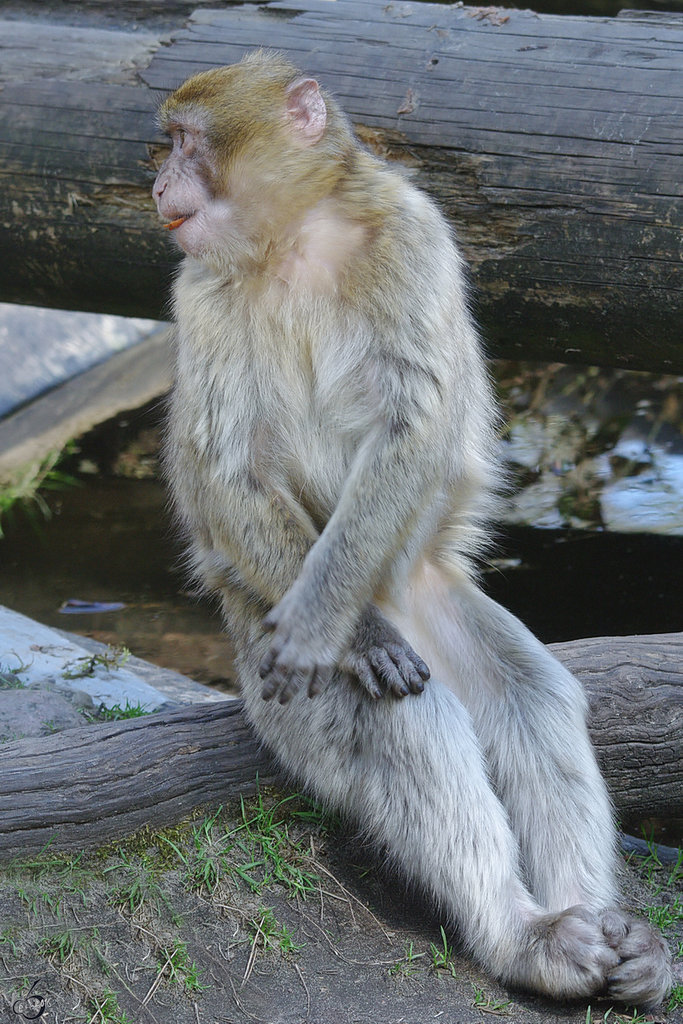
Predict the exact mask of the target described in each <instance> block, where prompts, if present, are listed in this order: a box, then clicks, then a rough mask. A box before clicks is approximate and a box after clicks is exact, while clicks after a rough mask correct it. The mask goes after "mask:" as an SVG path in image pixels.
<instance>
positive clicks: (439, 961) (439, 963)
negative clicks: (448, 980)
mask: <svg viewBox="0 0 683 1024" xmlns="http://www.w3.org/2000/svg"><path fill="white" fill-rule="evenodd" d="M440 931H441V946H436V945H434V943H433V942H432V943H430V946H429V949H430V952H431V954H432V967H433V968H434V970H435V971H448V973H449V974H450V975H451V977H452V978H456V977H457V974H456V972H455V964H454V963H453V949H452V947H451V946H449V945H448V939H447V938H446V932H445V931H444V929H443V925H442V926H441V928H440Z"/></svg>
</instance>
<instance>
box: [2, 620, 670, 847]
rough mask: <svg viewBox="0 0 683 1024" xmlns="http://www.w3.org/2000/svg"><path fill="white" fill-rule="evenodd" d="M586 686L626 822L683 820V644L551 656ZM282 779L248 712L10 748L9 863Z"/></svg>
mask: <svg viewBox="0 0 683 1024" xmlns="http://www.w3.org/2000/svg"><path fill="white" fill-rule="evenodd" d="M552 649H553V651H554V653H555V654H556V655H557V656H558V657H560V658H561V660H562V661H564V662H565V664H566V665H567V666H568V667H569V668H570V669H571V670H572V671H574V672H575V673H576V674H577V675H578V676H579V678H580V679H582V681H583V682H584V684H585V686H586V689H587V691H588V694H589V698H590V707H591V711H590V727H591V735H592V738H593V741H594V743H595V746H596V748H597V751H598V757H599V759H600V762H601V766H602V769H603V771H604V773H605V776H606V778H607V782H608V785H609V786H610V789H611V791H612V795H613V798H614V802H615V805H616V808H617V811H618V813H619V814H620V815H621V816H622V818H623V819H624V820H630V821H634V820H635V821H637V820H638V819H639V818H645V817H648V818H649V817H658V816H659V817H665V818H681V817H683V657H682V655H683V633H678V634H671V635H660V636H656V637H617V638H599V639H594V640H579V641H575V642H572V643H565V644H554V645H552ZM257 774H258V778H259V780H260V782H261V783H269V782H272V781H275V780H278V779H279V776H278V774H277V772H276V770H275V769H274V767H273V765H272V763H271V762H270V761H269V759H268V758H267V757H266V756H265V754H264V753H263V752H262V751H261V750H260V749H259V746H258V743H257V742H256V741H255V739H254V737H253V734H252V733H251V731H250V729H249V727H248V725H247V724H246V721H245V719H244V716H243V714H242V711H241V705H240V704H239V702H237V701H226V702H222V703H217V704H211V705H206V704H199V705H189V706H186V707H184V708H182V709H181V710H178V711H170V712H160V713H158V714H156V715H153V716H150V717H148V718H142V719H136V720H134V721H128V722H117V723H115V724H111V725H100V726H88V727H85V728H83V729H70V730H66V731H64V732H61V733H58V734H57V735H55V736H50V737H47V738H42V739H39V740H36V739H25V740H19V741H17V742H14V743H10V744H7V745H5V746H4V747H3V749H2V757H1V758H0V855H2V856H5V857H7V856H13V855H16V854H20V853H23V852H30V851H35V850H38V849H40V848H41V847H42V846H44V844H45V843H46V842H48V841H49V840H52V841H53V846H54V848H55V849H70V850H74V849H80V848H82V847H88V846H93V845H100V844H102V843H104V842H106V841H108V840H110V839H115V838H119V837H121V836H123V835H126V834H128V833H131V832H133V831H134V830H136V829H138V828H141V827H142V826H144V825H150V826H152V827H160V826H162V825H165V824H169V823H171V822H173V821H177V820H178V819H179V818H181V817H182V816H183V815H186V814H188V813H189V812H190V811H192V810H193V809H195V808H197V807H201V806H205V805H211V804H213V805H216V804H219V803H221V802H224V801H225V800H227V799H230V798H231V797H234V796H235V795H236V794H237V793H249V792H253V791H254V789H255V785H256V777H257Z"/></svg>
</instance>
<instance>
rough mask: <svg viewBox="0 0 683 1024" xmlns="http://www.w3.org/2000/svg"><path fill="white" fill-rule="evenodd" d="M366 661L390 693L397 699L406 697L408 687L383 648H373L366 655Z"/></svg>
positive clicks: (408, 690) (408, 691)
mask: <svg viewBox="0 0 683 1024" xmlns="http://www.w3.org/2000/svg"><path fill="white" fill-rule="evenodd" d="M368 659H369V661H370V664H371V665H372V667H373V668H374V670H375V672H376V673H377V674H378V675H379V677H380V679H382V680H383V681H384V682H385V683H386V684H387V686H388V687H389V688H390V689H391V691H392V693H394V694H395V695H396V696H397V697H407V696H408V694H409V693H410V687H409V686H408V684H407V683H406V681H405V679H404V678H403V676H402V675H401V673H400V672H399V670H398V669H397V668H396V665H395V664H394V662H393V661H392V660H391V658H390V657H389V654H388V653H387V651H386V650H385V649H384V648H383V647H373V648H372V650H371V651H370V652H369V654H368Z"/></svg>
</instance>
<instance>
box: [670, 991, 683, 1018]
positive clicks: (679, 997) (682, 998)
mask: <svg viewBox="0 0 683 1024" xmlns="http://www.w3.org/2000/svg"><path fill="white" fill-rule="evenodd" d="M681 1006H683V985H675V986H674V987H673V988H672V989H671V992H670V994H669V1002H668V1003H667V1004H666V1012H667V1013H672V1012H673V1011H674V1010H678V1008H679V1007H681Z"/></svg>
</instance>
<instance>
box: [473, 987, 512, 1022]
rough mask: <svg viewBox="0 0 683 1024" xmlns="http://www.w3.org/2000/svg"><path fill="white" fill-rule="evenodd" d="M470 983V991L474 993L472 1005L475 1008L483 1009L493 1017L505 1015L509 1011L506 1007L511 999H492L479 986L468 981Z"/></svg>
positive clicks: (510, 1002)
mask: <svg viewBox="0 0 683 1024" xmlns="http://www.w3.org/2000/svg"><path fill="white" fill-rule="evenodd" d="M470 984H471V985H472V991H473V993H474V1001H473V1003H472V1005H473V1006H474V1007H476V1009H477V1010H483V1012H484V1013H489V1014H491V1015H492V1016H494V1017H505V1016H507V1014H508V1013H509V1010H508V1007H509V1006H511V1005H512V1000H511V999H505V1000H503V999H492V998H491V996H489V995H487V994H486V992H485V991H484V989H483V988H479V986H478V985H475V984H474V982H470Z"/></svg>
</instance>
